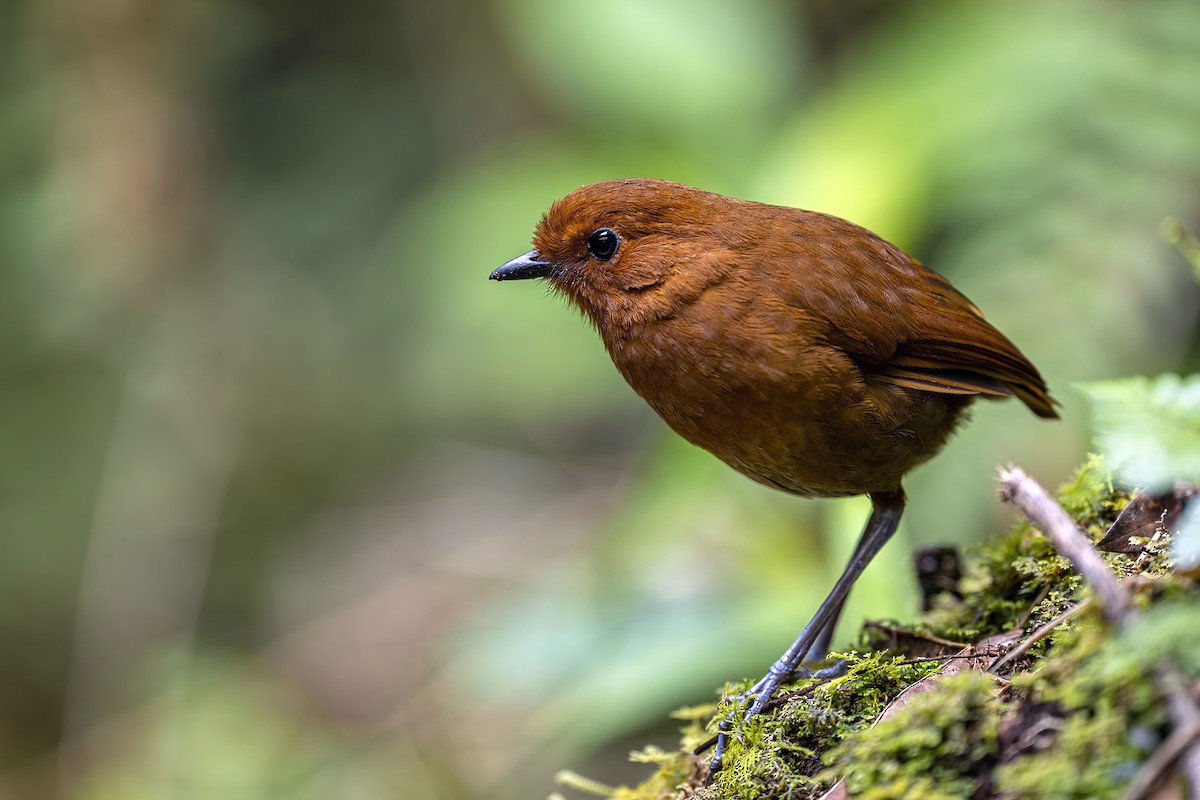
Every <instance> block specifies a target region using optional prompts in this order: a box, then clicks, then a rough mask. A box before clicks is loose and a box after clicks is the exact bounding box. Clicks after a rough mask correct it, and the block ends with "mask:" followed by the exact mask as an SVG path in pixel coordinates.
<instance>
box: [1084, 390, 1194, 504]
mask: <svg viewBox="0 0 1200 800" xmlns="http://www.w3.org/2000/svg"><path fill="white" fill-rule="evenodd" d="M1073 386H1074V387H1075V388H1077V389H1078V390H1079V391H1081V392H1082V393H1083V394H1085V395H1086V396H1087V397H1088V398H1089V399H1090V400H1091V401H1092V405H1093V408H1094V413H1095V426H1096V435H1097V439H1098V442H1099V446H1100V449H1101V450H1102V451H1103V452H1104V454H1105V455H1106V456H1107V457H1108V459H1109V461H1110V462H1111V463H1112V464H1114V465H1115V466H1116V468H1117V471H1118V473H1119V474H1120V475H1121V476H1122V477H1123V478H1124V479H1125V480H1127V481H1129V482H1130V483H1133V484H1136V485H1138V486H1144V487H1145V488H1146V489H1147V490H1148V491H1151V492H1156V491H1163V490H1165V489H1167V488H1169V487H1170V486H1171V484H1173V483H1174V482H1175V481H1176V480H1180V479H1187V480H1196V479H1197V478H1200V375H1190V376H1188V377H1186V378H1181V377H1179V376H1178V375H1171V374H1167V375H1160V376H1159V377H1157V378H1153V379H1151V378H1140V377H1139V378H1125V379H1122V380H1115V381H1096V382H1091V383H1076V384H1073Z"/></svg>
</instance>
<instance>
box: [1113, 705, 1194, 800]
mask: <svg viewBox="0 0 1200 800" xmlns="http://www.w3.org/2000/svg"><path fill="white" fill-rule="evenodd" d="M1197 738H1200V721H1198V722H1195V723H1193V724H1192V725H1191V726H1190V727H1186V728H1176V729H1175V730H1174V731H1172V732H1171V735H1170V736H1168V737H1167V739H1166V741H1164V742H1163V743H1162V744H1161V745H1159V746H1158V749H1157V750H1155V751H1154V752H1153V753H1152V754H1151V756H1150V757H1149V758H1148V759H1146V763H1144V764H1142V768H1141V769H1139V770H1138V771H1137V774H1136V775H1134V776H1133V780H1132V781H1130V782H1129V788H1128V789H1127V790H1126V791H1125V797H1124V798H1123V800H1142V798H1144V797H1146V796H1147V795H1148V794H1150V790H1151V788H1153V786H1154V784H1156V783H1158V780H1159V778H1161V777H1162V774H1163V773H1164V772H1166V770H1167V769H1168V768H1169V767H1170V766H1171V763H1172V762H1173V761H1175V759H1177V758H1179V756H1180V755H1181V754H1182V753H1183V752H1184V751H1185V750H1187V749H1188V748H1190V747H1191V746H1192V745H1193V744H1194V743H1195V742H1196V740H1197Z"/></svg>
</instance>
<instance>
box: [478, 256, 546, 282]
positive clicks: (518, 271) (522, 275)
mask: <svg viewBox="0 0 1200 800" xmlns="http://www.w3.org/2000/svg"><path fill="white" fill-rule="evenodd" d="M553 270H554V265H553V264H552V263H551V262H549V261H546V260H545V259H543V258H542V257H541V256H540V255H538V251H537V250H530V251H529V252H528V253H523V254H521V255H519V256H517V257H516V258H514V259H513V260H512V261H509V262H508V263H507V264H502V265H500V266H499V267H496V269H495V270H494V271H493V272H492V274H491V276H490V277H491V279H492V280H494V281H523V280H528V279H529V278H548V277H550V275H551V274H553Z"/></svg>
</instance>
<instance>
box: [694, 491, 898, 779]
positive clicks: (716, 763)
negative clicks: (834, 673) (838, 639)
mask: <svg viewBox="0 0 1200 800" xmlns="http://www.w3.org/2000/svg"><path fill="white" fill-rule="evenodd" d="M903 513H904V490H902V489H899V488H897V489H895V490H894V491H890V492H872V493H871V517H870V519H868V520H867V527H866V528H865V529H864V530H863V534H862V537H861V538H860V539H859V540H858V545H857V546H856V547H855V548H854V554H853V555H852V556H850V561H849V563H848V564H846V568H845V569H844V570H843V571H842V575H841V577H839V578H838V579H837V582H836V583H835V584H834V585H833V589H831V590H830V592H829V596H828V597H826V598H825V600H824V601H823V602H822V603H821V605H820V607H819V608H818V609H817V613H816V614H814V615H813V618H812V619H811V620H809V623H808V624H807V625H805V626H804V630H803V631H801V632H800V635H799V636H798V637H797V638H796V641H794V642H792V646H791V647H789V648H788V649H787V651H786V652H785V653H784V654H783V655H782V656H780V657H779V660H778V661H776V662H775V663H774V664H772V665H771V668H770V669H769V670H768V671H767V674H766V675H764V676H763V677H762V679H761V680H759V681H758V682H757V683H755V684H754V685H753V686H751V687H750V689H749V690H747V691H746V693H745V694H744V695H742V697H743V698H750V697H753V698H754V702H753V703H751V704H750V707H749V708H748V709H747V710H746V715H745V717H744V719H749V718H750V717H753V716H754V715H755V714H758V713H759V712H760V711H762V710H763V708H764V707H765V706H766V704H767V702H768V701H769V700H770V699H771V695H773V694H774V693H775V690H776V689H778V688H779V685H780V684H781V683H783V682H784V681H786V680H787V679H788V678H789V677H791V676H792V675H793V674H794V673H796V672H797V670H799V668H800V664H801V662H803V661H804V658H805V656H807V655H808V652H809V650H812V649H814V648H813V645H814V644H820V643H824V644H823V646H822V648H821V649H824V648H826V647H828V643H829V638H830V637H831V636H832V634H833V627H834V625H836V624H837V618H838V615H839V614H840V613H841V610H842V605H843V604H844V603H845V602H846V596H847V595H849V594H850V587H852V586H853V585H854V582H855V581H856V580H858V578H859V576H860V575H862V572H863V570H864V569H866V567H867V564H870V563H871V560H872V559H873V558H875V555H876V554H877V553H878V552H879V551H880V549H882V548H883V546H884V545H885V544H887V541H888V540H889V539H891V538H892V534H894V533H895V532H896V527H897V526H898V525H899V524H900V515H901V514H903ZM732 727H733V715H732V714H731V715H730V716H728V717H726V718H725V719H724V720H722V722H721V725H720V727H719V729H718V731H719V732H718V734H717V744H716V748H715V749H714V750H713V757H712V761H711V762H709V765H708V778H709V779H711V778H712V776H713V775H714V774H716V773H717V771H719V770H720V769H721V759H722V757H723V756H724V755H725V747H726V745H727V744H728V742H729V731H730V730H731V729H732Z"/></svg>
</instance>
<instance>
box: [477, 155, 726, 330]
mask: <svg viewBox="0 0 1200 800" xmlns="http://www.w3.org/2000/svg"><path fill="white" fill-rule="evenodd" d="M738 202H739V201H732V200H729V199H728V198H724V197H720V196H719V195H714V194H711V193H709V192H704V191H701V190H699V189H694V188H692V187H690V186H684V185H682V184H677V183H670V182H667V181H660V180H651V179H631V180H611V181H602V182H600V183H593V184H589V185H587V186H583V187H581V188H579V189H576V190H575V191H573V192H571V193H570V194H569V195H567V196H566V197H564V198H563V199H561V200H559V201H558V202H556V203H555V204H554V205H553V206H551V207H550V210H549V211H547V212H546V214H545V215H544V216H543V217H542V220H541V222H540V223H538V226H537V230H536V231H535V233H534V237H533V245H534V248H533V249H532V250H530V251H529V252H528V253H523V254H522V255H520V256H517V257H516V258H514V259H512V260H511V261H509V262H507V263H506V264H504V265H502V266H500V267H499V268H497V269H496V270H495V271H493V272H492V274H491V278H492V280H497V281H503V280H525V279H531V278H545V279H547V280H548V281H549V282H550V284H551V286H552V287H553V288H554V289H555V291H557V292H559V293H560V294H562V295H564V296H565V297H567V298H568V299H569V300H570V301H571V302H572V303H574V304H575V305H576V306H577V307H579V308H580V309H581V310H582V311H583V312H584V313H585V314H586V315H587V316H588V317H589V318H590V319H591V320H592V321H593V322H594V323H595V324H596V325H597V326H600V327H603V326H604V325H605V324H616V325H621V324H637V323H640V322H644V321H646V320H648V319H653V318H655V317H659V316H663V315H665V314H667V313H669V312H670V310H671V309H672V308H674V307H677V304H678V303H680V302H686V301H687V299H688V297H689V295H694V294H697V293H699V292H700V291H703V288H704V286H705V285H706V284H707V283H709V282H711V281H712V280H714V279H715V275H714V272H715V271H719V269H721V268H723V267H722V265H723V264H724V262H725V261H727V259H726V260H721V259H719V258H717V257H716V254H717V253H719V252H720V251H721V244H722V240H724V239H728V235H727V234H728V230H727V229H728V228H729V227H730V226H728V225H727V222H726V220H727V218H728V214H726V213H722V209H721V208H719V207H718V206H722V205H725V206H727V205H728V204H731V203H734V204H736V203H738ZM725 244H728V242H725Z"/></svg>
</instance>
